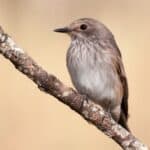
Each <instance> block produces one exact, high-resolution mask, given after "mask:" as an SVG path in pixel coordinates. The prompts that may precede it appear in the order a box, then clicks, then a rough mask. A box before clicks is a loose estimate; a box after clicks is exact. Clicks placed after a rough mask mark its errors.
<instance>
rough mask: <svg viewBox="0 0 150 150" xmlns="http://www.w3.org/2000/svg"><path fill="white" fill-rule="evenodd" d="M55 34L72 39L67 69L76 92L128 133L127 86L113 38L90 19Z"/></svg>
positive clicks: (105, 28)
mask: <svg viewBox="0 0 150 150" xmlns="http://www.w3.org/2000/svg"><path fill="white" fill-rule="evenodd" d="M55 31H56V32H62V33H67V34H68V35H69V36H70V37H71V44H70V47H69V49H68V52H67V67H68V71H69V73H70V76H71V80H72V82H73V84H74V86H75V87H76V89H77V90H78V91H79V92H80V93H81V94H85V95H87V96H88V97H89V98H90V99H91V100H93V101H95V102H96V103H98V104H100V105H101V106H102V107H103V108H104V109H105V110H106V111H108V112H110V114H111V115H112V117H113V118H114V120H116V121H117V122H118V123H120V124H121V125H122V126H123V127H124V128H126V129H127V130H129V128H128V125H127V120H128V85H127V79H126V74H125V71H124V66H123V63H122V58H121V53H120V50H119V48H118V46H117V44H116V42H115V39H114V36H113V34H112V33H111V32H110V30H109V29H108V28H107V27H106V26H105V25H103V24H102V23H100V22H98V21H97V20H94V19H90V18H82V19H79V20H76V21H74V22H73V23H71V24H70V25H69V26H67V27H65V28H59V29H56V30H55Z"/></svg>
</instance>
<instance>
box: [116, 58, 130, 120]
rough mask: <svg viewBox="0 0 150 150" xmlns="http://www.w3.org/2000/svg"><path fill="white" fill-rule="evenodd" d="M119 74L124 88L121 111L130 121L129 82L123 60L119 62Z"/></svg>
mask: <svg viewBox="0 0 150 150" xmlns="http://www.w3.org/2000/svg"><path fill="white" fill-rule="evenodd" d="M117 73H118V76H119V78H120V81H121V83H122V87H123V98H122V103H121V109H122V111H123V113H124V115H125V118H126V120H127V119H128V82H127V78H126V74H125V71H124V66H123V63H122V60H121V58H120V60H119V61H117Z"/></svg>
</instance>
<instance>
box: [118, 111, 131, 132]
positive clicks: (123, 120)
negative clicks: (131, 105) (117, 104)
mask: <svg viewBox="0 0 150 150" xmlns="http://www.w3.org/2000/svg"><path fill="white" fill-rule="evenodd" d="M127 121H128V118H127V117H126V115H125V114H124V112H123V111H121V115H120V119H119V122H118V123H119V124H120V125H121V126H123V127H124V128H125V129H127V130H128V131H130V129H129V127H128V124H127Z"/></svg>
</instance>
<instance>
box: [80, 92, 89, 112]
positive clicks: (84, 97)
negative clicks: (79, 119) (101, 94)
mask: <svg viewBox="0 0 150 150" xmlns="http://www.w3.org/2000/svg"><path fill="white" fill-rule="evenodd" d="M81 96H82V97H83V99H84V100H83V102H82V104H81V107H80V110H81V111H82V108H83V104H84V102H85V101H86V103H88V101H89V100H88V96H87V95H85V94H81Z"/></svg>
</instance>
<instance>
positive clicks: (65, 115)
mask: <svg viewBox="0 0 150 150" xmlns="http://www.w3.org/2000/svg"><path fill="white" fill-rule="evenodd" d="M149 8H150V1H149V0H132V1H131V0H109V1H108V0H91V1H90V0H82V1H80V0H75V1H74V0H55V1H52V0H0V25H2V27H3V28H4V29H5V31H7V32H8V33H9V34H10V35H11V36H12V37H13V39H15V41H16V42H17V43H18V45H19V46H20V47H22V48H23V49H25V50H26V51H27V52H28V54H29V55H30V56H32V57H33V58H34V59H35V60H36V61H37V62H38V63H39V64H40V65H41V66H42V67H43V68H45V69H46V70H47V71H48V72H49V73H52V74H54V75H56V76H57V77H58V78H60V79H61V80H62V81H63V82H64V83H65V84H66V85H68V86H72V84H71V81H70V78H69V75H68V72H67V69H66V62H65V55H66V50H67V48H68V46H69V43H70V39H69V37H68V36H65V35H62V34H57V33H54V32H53V29H54V28H56V27H61V26H64V25H67V24H69V23H70V22H72V21H73V20H75V19H78V18H81V17H92V18H96V19H98V20H100V21H102V22H103V23H104V24H106V25H107V26H108V27H109V29H111V31H112V32H113V33H114V35H115V38H116V40H117V43H118V45H119V47H120V49H121V52H122V55H123V61H124V64H125V69H126V73H127V76H128V82H129V92H130V97H129V109H130V110H129V111H130V119H129V126H130V128H131V131H132V132H133V133H134V135H135V136H137V137H138V138H139V139H140V140H142V141H143V142H144V143H146V144H149V143H150V132H149V127H150V116H149V114H150V109H149V105H150V100H149V97H150V96H149V89H150V78H149V77H150V67H149V66H150V9H149ZM0 68H1V69H0V149H1V150H50V149H53V150H60V149H61V150H77V149H79V150H82V149H86V150H99V149H102V150H120V147H119V146H118V145H117V144H115V143H114V142H113V141H112V140H111V139H109V138H108V137H106V136H105V135H103V133H101V132H100V131H98V130H97V129H96V128H95V127H93V126H92V125H90V124H88V123H87V122H86V121H85V120H83V119H82V118H81V117H80V116H79V115H78V114H76V113H75V112H73V111H72V110H70V109H69V108H68V107H67V106H65V105H63V104H61V103H60V102H58V101H57V100H56V99H55V98H53V97H52V96H49V95H47V94H45V93H43V92H40V91H39V90H38V89H37V87H36V85H35V84H33V82H31V81H30V80H29V79H28V78H26V76H24V75H23V74H21V73H19V72H18V71H17V70H16V69H15V68H14V67H13V65H12V64H10V62H9V61H8V60H6V59H5V58H3V57H2V56H0Z"/></svg>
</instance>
